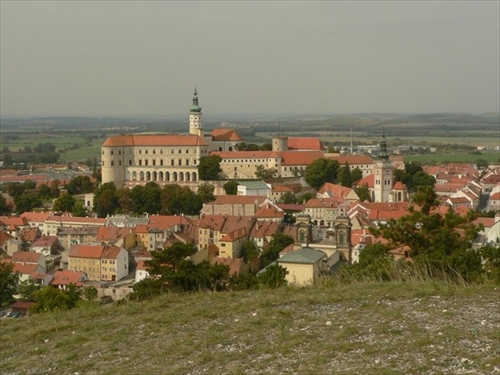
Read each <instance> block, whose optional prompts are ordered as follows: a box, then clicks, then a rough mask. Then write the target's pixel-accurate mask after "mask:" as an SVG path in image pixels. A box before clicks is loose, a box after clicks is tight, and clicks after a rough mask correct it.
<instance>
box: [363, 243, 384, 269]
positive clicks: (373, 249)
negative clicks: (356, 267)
mask: <svg viewBox="0 0 500 375" xmlns="http://www.w3.org/2000/svg"><path fill="white" fill-rule="evenodd" d="M387 258H389V247H387V245H384V244H381V243H374V244H370V245H367V246H366V247H365V248H364V249H363V251H361V252H360V253H359V264H360V266H362V267H363V266H368V265H370V264H373V263H375V262H376V261H378V260H380V259H387Z"/></svg>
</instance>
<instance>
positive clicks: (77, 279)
mask: <svg viewBox="0 0 500 375" xmlns="http://www.w3.org/2000/svg"><path fill="white" fill-rule="evenodd" d="M85 278H86V277H85V274H84V273H83V272H78V271H70V270H63V271H56V273H55V274H54V277H53V278H52V280H50V283H49V284H50V285H54V286H57V285H69V284H74V285H76V286H82V285H83V284H82V283H81V281H82V280H85Z"/></svg>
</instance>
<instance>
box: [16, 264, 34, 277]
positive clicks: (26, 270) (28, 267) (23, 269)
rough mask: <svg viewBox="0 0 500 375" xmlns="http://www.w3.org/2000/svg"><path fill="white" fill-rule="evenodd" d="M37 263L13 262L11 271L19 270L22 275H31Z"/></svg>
mask: <svg viewBox="0 0 500 375" xmlns="http://www.w3.org/2000/svg"><path fill="white" fill-rule="evenodd" d="M37 268H38V264H36V263H14V269H13V270H12V271H13V272H19V273H20V274H23V275H31V274H33V273H35V272H36V269H37Z"/></svg>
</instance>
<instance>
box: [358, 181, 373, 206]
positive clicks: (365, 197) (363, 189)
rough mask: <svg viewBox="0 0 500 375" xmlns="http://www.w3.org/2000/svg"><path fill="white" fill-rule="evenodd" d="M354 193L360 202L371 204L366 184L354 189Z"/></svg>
mask: <svg viewBox="0 0 500 375" xmlns="http://www.w3.org/2000/svg"><path fill="white" fill-rule="evenodd" d="M354 191H355V193H356V194H357V195H358V197H359V200H360V201H361V202H364V201H368V202H371V197H370V189H369V188H368V184H363V185H361V186H358V187H356V188H355V189H354Z"/></svg>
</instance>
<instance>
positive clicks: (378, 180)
mask: <svg viewBox="0 0 500 375" xmlns="http://www.w3.org/2000/svg"><path fill="white" fill-rule="evenodd" d="M392 169H393V168H392V162H391V160H390V159H389V155H388V154H387V142H386V141H385V132H384V133H383V134H382V142H380V154H379V156H378V158H377V160H375V166H374V174H375V176H374V198H375V199H374V201H375V202H389V201H390V200H391V197H392V195H391V192H392V184H393V177H392V172H393V171H392Z"/></svg>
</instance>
